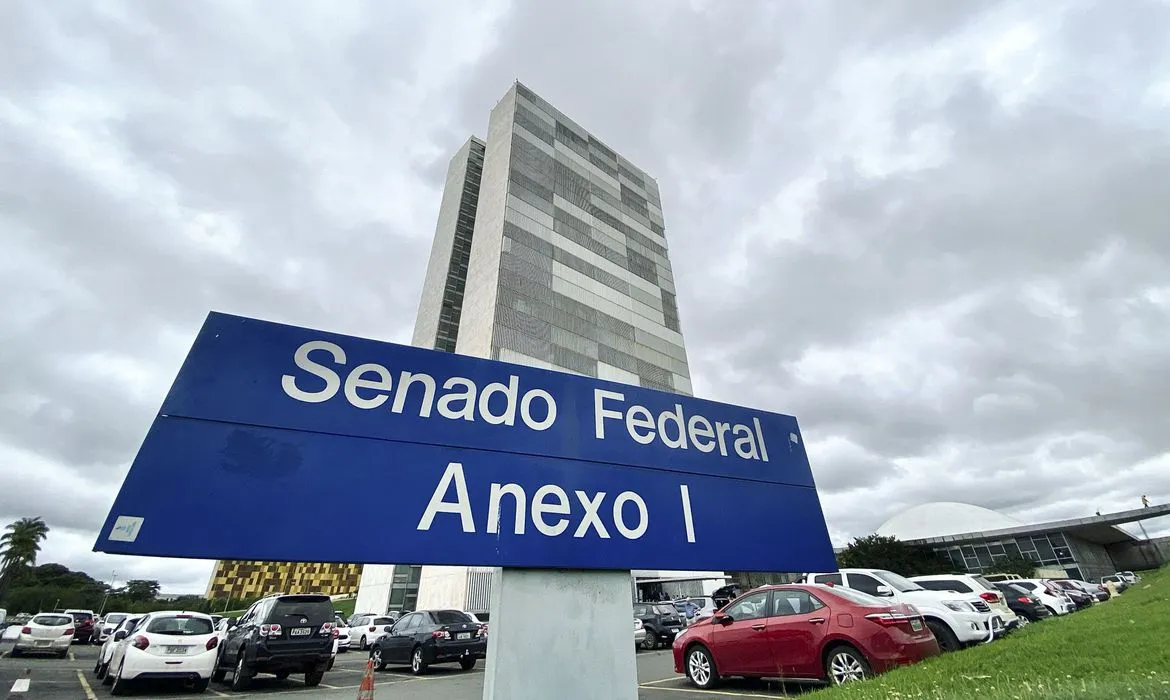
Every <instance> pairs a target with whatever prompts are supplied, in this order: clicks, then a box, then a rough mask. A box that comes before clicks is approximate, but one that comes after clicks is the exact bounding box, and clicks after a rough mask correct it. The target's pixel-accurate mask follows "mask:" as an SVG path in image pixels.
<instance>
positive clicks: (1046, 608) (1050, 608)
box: [1044, 605, 1056, 617]
mask: <svg viewBox="0 0 1170 700" xmlns="http://www.w3.org/2000/svg"><path fill="white" fill-rule="evenodd" d="M1044 609H1045V610H1047V611H1048V614H1049V615H1051V616H1053V617H1056V609H1055V608H1053V607H1052V606H1051V605H1045V606H1044Z"/></svg>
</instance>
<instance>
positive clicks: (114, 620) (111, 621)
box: [106, 613, 126, 625]
mask: <svg viewBox="0 0 1170 700" xmlns="http://www.w3.org/2000/svg"><path fill="white" fill-rule="evenodd" d="M125 619H126V616H125V615H119V614H117V613H114V614H112V615H106V624H107V625H116V624H118V623H119V622H121V621H122V620H125Z"/></svg>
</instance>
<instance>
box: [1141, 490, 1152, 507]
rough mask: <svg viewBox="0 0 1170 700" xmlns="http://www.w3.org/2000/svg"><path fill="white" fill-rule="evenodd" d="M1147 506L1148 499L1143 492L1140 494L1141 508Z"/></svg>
mask: <svg viewBox="0 0 1170 700" xmlns="http://www.w3.org/2000/svg"><path fill="white" fill-rule="evenodd" d="M1149 507H1150V499H1149V498H1147V497H1146V494H1144V493H1143V494H1142V508H1149Z"/></svg>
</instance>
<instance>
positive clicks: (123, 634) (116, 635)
mask: <svg viewBox="0 0 1170 700" xmlns="http://www.w3.org/2000/svg"><path fill="white" fill-rule="evenodd" d="M129 634H130V633H129V632H127V631H126V630H118V631H117V632H115V633H114V641H115V642H120V641H122V640H123V639H125V638H126V637H127V636H128V635H129Z"/></svg>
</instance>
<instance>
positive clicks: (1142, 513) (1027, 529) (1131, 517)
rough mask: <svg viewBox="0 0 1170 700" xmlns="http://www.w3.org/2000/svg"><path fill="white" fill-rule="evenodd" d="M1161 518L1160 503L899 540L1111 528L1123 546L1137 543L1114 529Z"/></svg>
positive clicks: (949, 540)
mask: <svg viewBox="0 0 1170 700" xmlns="http://www.w3.org/2000/svg"><path fill="white" fill-rule="evenodd" d="M1164 515H1170V503H1163V504H1160V505H1156V506H1150V507H1148V508H1145V507H1143V508H1134V509H1131V510H1123V511H1119V512H1117V513H1110V514H1109V515H1094V516H1090V517H1087V518H1067V519H1064V520H1051V521H1048V522H1043V523H1035V524H1032V525H1021V526H1018V527H1007V528H1000V529H996V530H984V531H975V532H960V533H955V534H953V535H940V536H937V537H920V538H915V539H908V540H903V541H904V542H907V543H910V544H944V543H945V544H953V543H955V542H962V541H967V540H986V539H994V538H996V537H1015V536H1017V535H1025V534H1037V533H1042V532H1054V531H1059V530H1069V531H1074V532H1075V531H1076V530H1078V529H1081V528H1085V529H1087V528H1091V527H1101V526H1112V528H1113V529H1114V530H1116V534H1117V538H1118V541H1120V542H1124V541H1127V540H1131V541H1141V540H1140V539H1139V538H1138V537H1135V536H1134V535H1131V534H1130V533H1128V532H1126V531H1125V530H1122V529H1121V528H1118V527H1117V526H1118V525H1122V524H1125V523H1132V522H1138V521H1141V520H1148V519H1150V518H1158V517H1162V516H1164Z"/></svg>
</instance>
